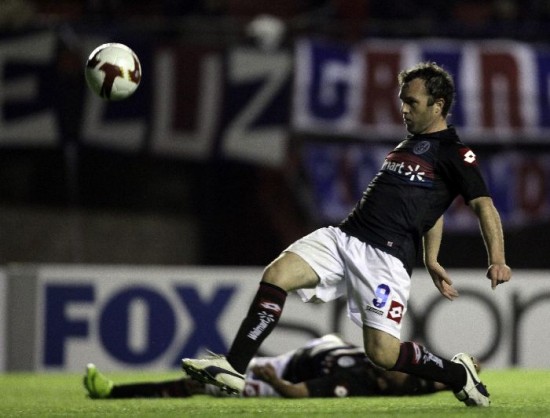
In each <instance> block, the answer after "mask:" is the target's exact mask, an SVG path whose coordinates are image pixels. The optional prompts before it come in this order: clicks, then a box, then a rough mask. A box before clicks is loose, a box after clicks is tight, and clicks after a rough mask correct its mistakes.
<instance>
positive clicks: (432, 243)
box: [422, 216, 458, 300]
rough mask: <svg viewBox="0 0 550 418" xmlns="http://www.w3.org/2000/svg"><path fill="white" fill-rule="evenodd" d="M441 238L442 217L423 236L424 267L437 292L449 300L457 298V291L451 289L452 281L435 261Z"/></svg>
mask: <svg viewBox="0 0 550 418" xmlns="http://www.w3.org/2000/svg"><path fill="white" fill-rule="evenodd" d="M442 237H443V216H441V217H440V218H439V219H438V220H437V222H436V223H435V224H434V226H433V227H432V228H431V229H430V230H429V231H428V232H426V233H425V234H424V237H423V240H422V241H423V247H424V248H423V249H424V265H425V266H426V269H427V270H428V273H429V274H430V277H431V278H432V280H433V282H434V284H435V287H437V290H439V292H440V293H441V294H442V295H443V296H444V297H446V298H447V299H449V300H453V299H455V298H456V297H458V291H457V290H456V289H455V288H454V287H453V281H452V280H451V278H450V277H449V275H448V274H447V272H446V271H445V269H444V268H443V266H442V265H441V264H439V262H438V261H437V257H438V255H439V247H440V246H441V238H442Z"/></svg>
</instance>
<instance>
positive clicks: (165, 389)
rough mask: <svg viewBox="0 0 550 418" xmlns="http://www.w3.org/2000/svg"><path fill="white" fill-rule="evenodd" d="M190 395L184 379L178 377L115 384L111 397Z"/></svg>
mask: <svg viewBox="0 0 550 418" xmlns="http://www.w3.org/2000/svg"><path fill="white" fill-rule="evenodd" d="M190 395H191V394H190V393H189V391H188V390H187V387H186V385H185V382H184V379H178V380H167V381H165V382H158V383H157V382H154V383H128V384H123V385H115V386H113V390H112V391H111V395H110V396H109V398H112V399H123V398H184V397H187V396H190Z"/></svg>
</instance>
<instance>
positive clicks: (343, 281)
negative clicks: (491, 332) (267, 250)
mask: <svg viewBox="0 0 550 418" xmlns="http://www.w3.org/2000/svg"><path fill="white" fill-rule="evenodd" d="M398 82H399V100H400V102H401V114H402V116H403V121H404V124H405V126H406V128H407V131H408V133H409V135H408V136H407V137H406V138H405V139H404V140H403V141H402V142H401V143H399V145H398V146H397V147H396V148H395V149H394V150H393V151H391V152H390V153H389V154H388V155H387V157H386V159H385V161H384V162H383V164H382V167H381V168H380V171H379V172H378V174H377V175H376V176H375V177H374V179H373V180H372V181H371V182H370V184H369V185H368V186H367V188H366V190H365V191H364V193H363V196H362V198H361V199H360V200H359V202H358V203H357V205H356V206H355V208H354V209H353V211H352V212H351V213H350V215H349V216H348V217H347V218H346V219H344V220H343V221H342V223H340V224H339V225H338V226H335V227H333V226H329V227H322V228H320V229H318V230H316V231H314V232H313V233H311V234H309V235H307V236H305V237H303V238H301V239H299V240H297V241H296V242H294V243H293V244H291V245H290V246H289V247H288V248H287V249H286V250H284V251H283V252H282V254H280V255H279V257H277V258H276V259H275V260H274V261H273V262H271V263H270V264H269V265H268V266H267V267H266V269H265V270H264V273H263V275H262V280H261V282H260V285H259V289H258V291H257V293H256V296H255V298H254V299H253V301H252V303H251V305H250V307H249V310H248V313H247V315H246V317H245V318H244V320H243V322H242V324H241V325H240V328H239V330H238V332H237V335H236V336H235V339H234V340H233V342H232V345H231V347H230V349H229V352H228V353H227V355H226V356H218V357H212V358H207V359H183V360H182V367H183V369H184V370H185V371H186V372H187V373H188V374H189V375H191V376H193V377H195V378H196V379H199V380H202V381H204V382H206V383H211V384H214V385H218V386H219V387H220V388H222V389H223V390H226V391H229V392H237V393H238V392H241V391H242V390H243V388H244V383H245V381H244V375H243V374H244V372H245V370H246V367H247V365H248V363H249V362H250V360H251V359H252V357H253V356H254V354H255V353H256V352H257V350H258V349H259V347H260V345H261V344H262V342H263V341H264V340H265V338H266V337H267V336H268V335H269V334H270V333H271V332H272V330H273V329H274V328H275V326H276V325H277V322H278V320H279V318H280V316H281V313H282V310H283V306H284V303H285V299H286V297H287V293H288V292H290V291H298V293H299V294H300V295H301V296H302V299H304V300H305V301H324V302H326V301H330V300H333V299H335V298H338V297H340V296H343V295H347V303H348V313H349V315H350V317H351V319H352V321H353V322H355V323H356V324H357V325H359V326H360V327H362V330H363V341H364V348H365V352H366V354H367V356H368V357H369V359H370V360H371V361H372V362H373V363H374V364H375V365H377V366H378V367H381V368H383V369H385V370H392V371H400V372H403V373H407V374H411V375H413V376H417V377H419V378H422V379H427V380H432V381H437V382H442V383H444V384H445V385H447V386H449V387H450V388H451V389H452V390H453V392H454V394H455V396H456V398H457V399H458V400H460V401H462V402H464V403H465V404H466V405H468V406H489V404H490V399H489V393H488V392H487V390H486V388H485V386H484V385H483V384H482V383H481V381H480V380H479V377H478V375H477V373H476V370H475V367H474V364H473V363H472V361H471V359H470V356H469V355H467V354H465V353H459V354H457V355H455V356H454V357H453V358H452V359H451V360H447V359H444V358H442V357H440V356H438V355H437V354H435V353H432V352H431V351H429V349H428V348H426V347H423V346H421V345H419V344H417V343H415V342H411V341H401V340H400V334H401V322H402V318H403V316H404V315H405V312H406V309H407V301H408V298H409V289H410V280H411V273H412V269H413V266H414V264H415V261H416V257H417V254H418V253H419V251H420V249H421V248H422V249H423V258H424V264H425V266H426V268H427V270H428V272H429V274H430V276H431V277H432V280H433V282H434V284H435V286H436V288H437V289H438V290H439V292H440V293H441V295H442V296H443V297H445V298H447V299H449V300H453V299H455V298H456V297H458V291H457V290H456V289H455V288H454V287H453V282H452V280H451V278H450V277H449V275H448V274H447V272H446V271H445V269H444V268H443V267H442V266H441V265H440V264H439V262H438V253H439V248H440V244H441V238H442V234H443V215H444V213H445V211H446V210H447V209H448V207H449V206H450V205H451V203H452V202H453V200H454V199H455V198H456V197H458V196H462V198H463V199H464V201H465V203H466V204H467V205H468V206H469V207H470V208H471V209H472V211H473V213H474V214H475V215H476V216H477V218H478V220H479V225H480V230H481V234H482V237H483V239H484V243H485V246H486V249H487V256H488V270H487V278H488V279H489V280H490V282H491V287H492V288H493V289H496V287H497V285H499V284H502V283H505V282H508V281H509V280H510V279H511V277H512V272H511V269H510V268H509V267H508V265H507V264H506V259H505V253H504V237H503V232H502V225H501V221H500V216H499V214H498V212H497V210H496V208H495V206H494V204H493V201H492V199H491V197H490V194H489V191H488V190H487V187H486V184H485V182H484V180H483V177H482V175H481V172H480V169H479V167H478V165H477V158H476V155H475V154H474V153H473V151H472V150H471V149H470V148H468V147H467V146H466V145H464V144H463V143H462V142H461V141H460V139H459V137H458V135H457V132H456V130H455V128H454V127H453V126H452V125H448V124H447V116H448V114H449V110H450V109H451V105H452V103H453V98H454V93H455V88H454V81H453V79H452V76H451V75H450V74H449V73H448V72H446V71H445V70H444V69H443V68H441V67H440V66H438V65H436V64H435V63H420V64H417V65H415V66H414V67H411V68H409V69H407V70H404V71H402V72H401V73H400V74H399V77H398Z"/></svg>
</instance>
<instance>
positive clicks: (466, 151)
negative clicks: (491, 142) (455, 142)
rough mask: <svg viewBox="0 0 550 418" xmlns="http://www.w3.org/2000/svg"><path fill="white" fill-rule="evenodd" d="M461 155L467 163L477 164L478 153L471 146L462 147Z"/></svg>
mask: <svg viewBox="0 0 550 418" xmlns="http://www.w3.org/2000/svg"><path fill="white" fill-rule="evenodd" d="M460 155H461V156H462V161H464V162H465V163H466V164H471V165H477V160H476V155H475V154H474V152H473V151H472V150H471V149H470V148H460Z"/></svg>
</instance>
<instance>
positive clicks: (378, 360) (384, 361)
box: [366, 347, 397, 370]
mask: <svg viewBox="0 0 550 418" xmlns="http://www.w3.org/2000/svg"><path fill="white" fill-rule="evenodd" d="M366 354H367V356H368V358H369V359H370V361H372V362H373V363H374V364H375V365H376V366H378V367H381V368H382V369H385V370H389V369H391V368H392V367H393V366H395V363H396V361H397V357H396V356H394V355H392V354H391V353H388V352H386V351H385V350H383V349H381V348H379V347H376V348H372V349H370V350H369V349H367V350H366Z"/></svg>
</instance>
